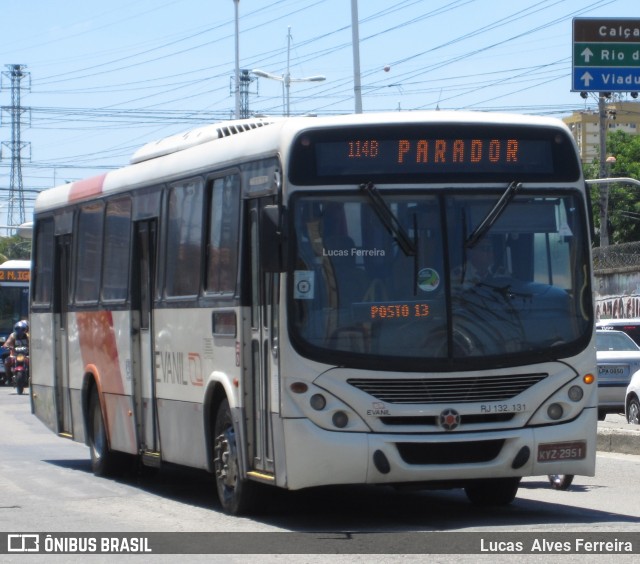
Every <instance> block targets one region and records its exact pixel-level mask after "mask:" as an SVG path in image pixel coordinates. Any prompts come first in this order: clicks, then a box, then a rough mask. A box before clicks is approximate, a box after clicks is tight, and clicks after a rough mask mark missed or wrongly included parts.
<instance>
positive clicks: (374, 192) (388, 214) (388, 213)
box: [360, 182, 416, 256]
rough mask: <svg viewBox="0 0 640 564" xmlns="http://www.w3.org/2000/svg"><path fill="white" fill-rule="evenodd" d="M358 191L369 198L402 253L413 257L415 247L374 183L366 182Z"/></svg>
mask: <svg viewBox="0 0 640 564" xmlns="http://www.w3.org/2000/svg"><path fill="white" fill-rule="evenodd" d="M360 189H361V190H362V191H363V192H365V194H366V195H367V196H368V197H369V200H370V201H371V204H372V205H373V209H374V210H375V212H376V213H377V214H378V217H379V218H380V221H382V224H383V225H384V226H385V227H386V228H387V230H388V231H389V233H390V234H391V236H392V237H393V238H394V239H395V240H396V241H397V242H398V245H399V246H400V248H401V249H402V252H403V253H404V254H405V255H406V256H415V254H416V245H415V244H414V242H413V241H412V240H411V239H410V238H409V234H408V233H407V232H406V231H405V229H404V227H402V224H401V223H400V220H399V219H398V218H397V217H396V216H395V214H394V213H393V211H392V210H391V208H390V207H389V206H388V204H387V202H385V201H384V199H383V198H382V196H381V195H380V192H378V189H377V188H376V187H375V185H374V183H373V182H367V183H366V184H361V185H360Z"/></svg>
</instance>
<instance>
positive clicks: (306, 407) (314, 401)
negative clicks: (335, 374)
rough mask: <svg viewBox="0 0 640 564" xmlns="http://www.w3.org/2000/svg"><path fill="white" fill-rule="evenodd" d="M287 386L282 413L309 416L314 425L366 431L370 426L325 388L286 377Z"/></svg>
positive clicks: (328, 428)
mask: <svg viewBox="0 0 640 564" xmlns="http://www.w3.org/2000/svg"><path fill="white" fill-rule="evenodd" d="M283 389H284V390H287V391H288V392H289V393H288V394H286V395H285V396H284V399H285V403H284V405H283V411H282V416H283V417H285V418H292V419H300V418H303V417H304V418H306V419H308V420H309V421H311V422H312V423H313V424H314V425H317V426H318V427H320V428H321V429H326V430H328V431H336V430H337V429H340V430H342V431H350V432H357V433H367V432H370V431H371V429H370V428H369V426H368V425H367V424H366V423H365V421H364V420H363V419H362V417H360V416H359V415H358V412H357V411H355V410H354V409H353V408H352V407H351V406H350V405H349V404H347V403H346V402H345V401H343V400H341V399H340V398H338V397H337V396H335V395H333V394H332V393H331V392H329V391H327V390H326V389H324V388H320V387H319V386H316V385H315V384H313V383H310V382H304V381H302V380H301V379H291V380H287V382H286V384H285V386H284V387H283Z"/></svg>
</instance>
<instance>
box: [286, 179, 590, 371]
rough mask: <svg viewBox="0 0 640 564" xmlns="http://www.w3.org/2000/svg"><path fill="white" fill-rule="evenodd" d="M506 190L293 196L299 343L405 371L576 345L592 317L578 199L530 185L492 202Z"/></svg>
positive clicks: (504, 360) (337, 359)
mask: <svg viewBox="0 0 640 564" xmlns="http://www.w3.org/2000/svg"><path fill="white" fill-rule="evenodd" d="M504 194H505V187H504V186H503V187H502V188H501V189H496V190H493V191H484V190H483V191H481V192H480V191H478V190H477V189H475V190H473V191H472V190H467V191H465V190H457V191H451V190H448V191H447V192H444V191H441V192H438V191H429V192H426V191H417V190H411V191H409V190H405V191H398V190H394V191H393V192H392V193H391V192H389V191H387V192H386V193H385V191H384V190H382V189H380V190H379V192H378V193H377V196H378V199H379V200H381V201H382V202H378V203H377V204H376V202H375V201H374V199H372V198H371V195H370V194H367V193H365V191H362V190H361V191H360V192H355V191H354V192H349V193H345V192H341V194H340V195H333V194H327V193H319V192H314V193H313V194H308V195H307V194H304V195H302V194H300V195H297V196H296V197H295V198H294V199H293V203H292V207H291V209H292V215H293V221H292V224H293V229H294V234H293V240H294V241H295V250H294V257H295V262H294V264H292V265H291V267H292V270H293V273H292V276H291V280H292V283H291V284H290V286H289V298H290V301H289V303H290V304H291V308H292V316H291V318H290V319H291V323H290V328H291V333H292V339H293V342H294V344H295V345H296V347H297V348H298V350H300V351H301V352H302V353H303V354H305V355H307V356H309V357H311V358H315V359H317V360H322V361H325V362H331V363H333V364H336V365H345V366H352V367H376V366H381V363H382V365H384V363H385V362H387V363H392V364H393V365H394V366H396V367H397V368H398V369H401V370H425V368H426V367H427V366H428V367H429V369H430V370H456V369H461V368H463V367H465V366H467V367H468V366H469V363H472V364H473V365H474V366H481V365H482V363H483V362H485V361H486V362H491V365H492V366H496V363H498V365H517V364H524V363H526V362H532V359H534V358H535V359H552V358H558V357H559V356H562V355H564V356H566V355H567V354H570V353H571V351H572V350H573V352H574V353H575V352H577V351H579V350H580V348H579V347H583V346H584V344H585V342H586V341H588V339H589V338H590V330H589V328H590V327H591V323H592V321H593V311H592V309H593V308H592V306H591V301H590V295H591V294H590V293H591V288H590V279H589V277H588V275H587V274H586V273H588V272H589V268H588V261H589V250H588V242H587V241H586V240H585V239H583V235H582V234H584V233H586V232H587V229H586V226H585V218H584V217H582V214H581V213H580V212H579V211H578V210H581V209H582V207H581V206H580V205H579V203H578V202H579V201H580V196H579V194H577V193H575V194H574V193H570V192H569V193H568V192H566V191H563V192H562V193H560V192H559V191H558V192H553V191H550V190H549V189H545V190H544V191H535V190H533V189H531V188H527V187H526V186H525V187H519V189H518V191H517V194H512V195H511V196H510V200H509V202H508V203H506V205H501V206H500V207H499V208H497V207H496V204H497V202H499V201H500V199H501V197H502V196H503V195H504ZM496 210H498V212H499V213H496ZM488 218H489V221H487V219H488ZM425 361H429V364H428V365H427V364H425ZM385 367H386V366H385Z"/></svg>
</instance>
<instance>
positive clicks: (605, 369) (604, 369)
mask: <svg viewBox="0 0 640 564" xmlns="http://www.w3.org/2000/svg"><path fill="white" fill-rule="evenodd" d="M628 373H629V367H628V366H626V365H606V364H605V365H603V366H598V374H599V375H600V376H626V375H627V374H628Z"/></svg>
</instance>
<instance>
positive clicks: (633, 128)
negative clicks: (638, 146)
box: [562, 101, 640, 164]
mask: <svg viewBox="0 0 640 564" xmlns="http://www.w3.org/2000/svg"><path fill="white" fill-rule="evenodd" d="M605 108H606V115H607V129H608V131H616V130H622V131H626V132H627V133H633V134H637V133H638V132H640V102H619V101H611V102H609V103H607V104H606V106H605ZM598 120H599V118H598V110H585V111H580V112H573V114H571V115H570V116H569V117H566V118H563V120H562V121H564V122H565V123H566V124H567V125H568V126H569V129H571V132H572V133H573V137H574V138H575V140H576V142H577V143H578V149H579V150H580V157H581V159H582V162H583V163H585V164H587V163H592V162H593V161H594V160H596V161H597V160H599V159H600V133H599V123H598Z"/></svg>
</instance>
